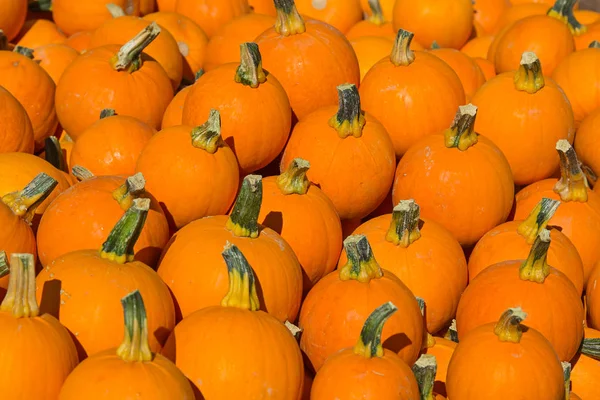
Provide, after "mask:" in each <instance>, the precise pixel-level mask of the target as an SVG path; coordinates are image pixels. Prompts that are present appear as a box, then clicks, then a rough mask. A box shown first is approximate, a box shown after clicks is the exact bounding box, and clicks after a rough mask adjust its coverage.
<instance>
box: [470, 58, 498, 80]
mask: <svg viewBox="0 0 600 400" xmlns="http://www.w3.org/2000/svg"><path fill="white" fill-rule="evenodd" d="M473 60H474V61H475V62H476V63H477V65H479V68H481V71H482V72H483V75H484V76H485V80H486V81H489V80H490V79H492V78H493V77H495V76H496V69H495V67H494V63H492V62H491V61H490V60H488V59H487V58H480V57H475V58H474V59H473Z"/></svg>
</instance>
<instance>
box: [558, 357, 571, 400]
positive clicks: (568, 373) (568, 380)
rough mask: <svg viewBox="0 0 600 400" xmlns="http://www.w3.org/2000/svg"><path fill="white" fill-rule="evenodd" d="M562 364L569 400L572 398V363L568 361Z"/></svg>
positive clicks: (566, 395)
mask: <svg viewBox="0 0 600 400" xmlns="http://www.w3.org/2000/svg"><path fill="white" fill-rule="evenodd" d="M560 364H561V365H562V368H563V376H564V379H565V400H569V399H570V398H571V369H572V367H571V363H570V362H566V361H561V362H560Z"/></svg>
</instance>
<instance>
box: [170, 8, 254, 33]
mask: <svg viewBox="0 0 600 400" xmlns="http://www.w3.org/2000/svg"><path fill="white" fill-rule="evenodd" d="M173 11H176V12H177V13H179V14H182V15H185V16H186V17H189V18H190V19H192V20H193V21H194V22H195V23H197V24H198V26H200V27H201V28H202V29H203V30H204V32H206V34H207V35H208V37H211V36H212V35H213V34H214V33H215V32H216V31H217V29H219V27H220V26H222V25H223V24H224V23H226V22H227V21H230V20H232V19H234V18H235V17H239V16H240V15H243V14H247V13H249V12H250V5H249V4H248V0H177V3H176V5H175V10H173Z"/></svg>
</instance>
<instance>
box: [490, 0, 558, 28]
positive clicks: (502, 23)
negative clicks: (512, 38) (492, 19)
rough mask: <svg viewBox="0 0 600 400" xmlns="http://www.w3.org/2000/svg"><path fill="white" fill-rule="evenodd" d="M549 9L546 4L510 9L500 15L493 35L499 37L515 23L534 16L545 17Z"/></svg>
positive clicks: (525, 5)
mask: <svg viewBox="0 0 600 400" xmlns="http://www.w3.org/2000/svg"><path fill="white" fill-rule="evenodd" d="M548 7H549V6H547V5H545V4H539V3H529V2H527V3H519V4H514V5H513V6H511V7H508V8H507V9H506V10H504V12H503V13H502V14H501V15H500V18H499V19H498V22H497V23H496V26H495V28H494V29H493V30H492V32H491V33H492V34H495V35H498V34H499V33H500V32H502V31H503V30H504V29H506V28H508V27H509V26H510V25H512V24H513V23H514V22H516V21H519V20H522V19H524V18H527V17H531V16H533V15H545V14H546V13H547V12H548Z"/></svg>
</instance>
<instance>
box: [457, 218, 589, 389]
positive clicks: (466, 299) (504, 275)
mask: <svg viewBox="0 0 600 400" xmlns="http://www.w3.org/2000/svg"><path fill="white" fill-rule="evenodd" d="M549 246H550V231H548V230H547V229H543V230H542V231H541V232H540V234H539V235H538V237H537V238H536V240H535V242H534V243H533V245H532V247H531V251H530V252H529V256H528V257H527V259H526V260H510V261H505V262H501V263H498V264H494V265H492V266H490V267H488V268H486V269H485V270H483V271H482V272H481V273H480V274H479V275H478V276H477V278H475V279H474V280H473V281H472V282H471V283H470V284H469V286H467V289H466V290H465V291H464V293H463V295H462V297H461V299H460V303H459V304H458V310H457V312H456V322H457V325H456V327H457V331H458V337H459V339H460V340H461V341H462V340H463V338H465V337H467V338H468V337H469V334H470V332H471V331H473V330H474V329H476V328H477V327H478V326H480V325H484V324H487V323H489V322H490V321H493V320H494V315H497V314H498V310H500V312H501V311H502V310H503V309H505V308H506V306H507V304H512V305H517V306H520V307H523V308H525V309H527V310H528V312H529V319H528V324H527V326H528V327H530V328H533V329H536V330H538V331H539V332H540V333H541V334H543V335H544V336H545V337H546V338H547V339H548V341H549V342H550V343H551V344H552V346H553V347H554V349H555V350H556V353H557V354H558V357H559V358H560V360H562V361H565V360H570V359H571V358H572V357H573V356H574V355H575V353H576V352H577V350H578V349H579V345H580V344H581V340H582V339H583V320H584V312H583V304H582V303H581V299H580V295H581V294H580V293H579V292H578V291H577V289H575V286H574V285H573V283H572V282H571V280H570V279H569V278H568V277H567V276H566V275H565V274H563V273H562V272H560V271H558V270H557V269H554V268H552V267H551V266H549V265H548V263H547V261H546V260H547V253H548V247H549ZM556 327H560V329H556ZM448 394H449V395H450V397H452V392H451V391H450V390H449V392H448Z"/></svg>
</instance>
